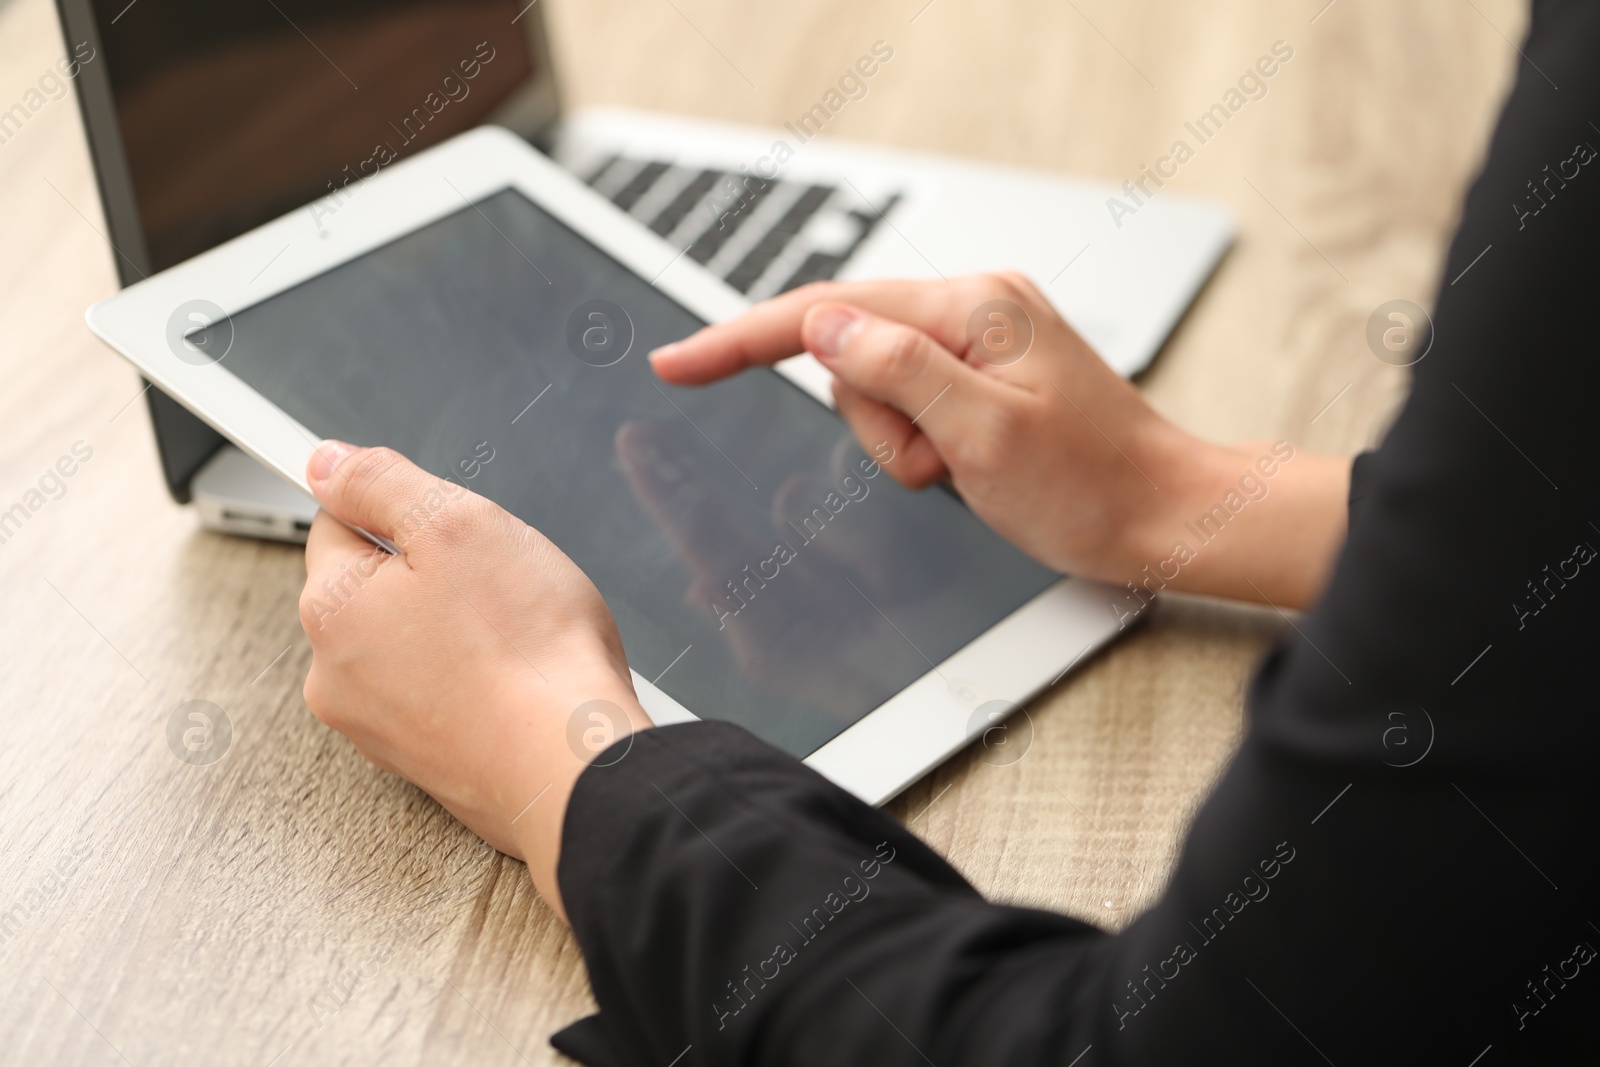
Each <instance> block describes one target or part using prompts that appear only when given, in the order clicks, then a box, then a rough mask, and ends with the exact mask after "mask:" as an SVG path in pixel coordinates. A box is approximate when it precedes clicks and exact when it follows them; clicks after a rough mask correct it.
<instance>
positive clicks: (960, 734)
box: [86, 127, 1120, 804]
mask: <svg viewBox="0 0 1600 1067" xmlns="http://www.w3.org/2000/svg"><path fill="white" fill-rule="evenodd" d="M506 188H514V189H516V190H518V191H519V192H521V193H522V194H523V195H525V196H527V197H528V198H529V199H530V200H532V201H534V202H535V203H536V204H538V205H539V206H540V207H542V208H543V209H545V210H546V211H548V212H550V214H552V215H554V216H555V217H556V218H558V219H560V220H561V221H562V222H564V223H566V224H567V225H568V226H570V227H572V229H574V230H575V231H577V232H578V233H580V234H582V235H583V236H584V237H585V238H586V239H588V240H590V241H592V242H593V243H594V244H595V245H596V246H597V247H599V248H600V249H601V250H603V251H604V252H606V253H607V254H609V255H611V256H612V257H614V258H615V259H616V260H617V261H618V262H620V263H621V264H623V266H625V267H627V268H628V269H630V270H632V271H633V272H635V273H636V274H638V275H639V276H640V277H642V278H644V279H645V280H647V281H649V282H650V283H651V284H652V285H654V286H656V288H658V289H660V290H661V291H662V292H663V293H665V294H666V295H667V296H669V297H671V298H672V299H674V300H676V301H677V302H679V303H680V304H682V305H683V306H684V307H685V308H687V309H688V310H689V311H691V312H693V313H694V314H696V315H698V316H700V317H701V318H703V319H705V320H706V321H708V322H716V321H721V320H724V319H727V318H730V317H732V316H734V315H737V314H738V313H740V312H741V311H742V310H744V308H745V307H746V306H747V305H746V302H745V300H744V298H743V297H741V296H740V295H739V294H738V293H737V292H735V291H734V290H733V289H731V288H729V287H728V286H727V285H725V284H724V283H723V282H722V281H721V280H720V279H718V278H716V277H715V276H713V275H711V274H710V273H708V272H706V271H705V270H703V269H702V268H701V267H700V266H699V265H697V264H695V263H694V262H693V261H691V260H689V259H688V258H687V257H685V256H684V255H683V254H682V252H680V251H678V250H675V249H674V248H672V247H671V246H670V245H668V244H667V243H666V242H665V241H662V240H661V239H659V238H657V237H656V236H655V235H654V234H653V233H651V232H649V231H648V230H647V229H645V228H644V227H642V226H639V225H638V224H637V223H636V222H635V221H634V220H632V219H630V218H628V217H627V216H626V215H624V214H623V213H621V212H619V211H618V210H617V209H616V208H615V207H614V206H612V205H611V204H610V203H608V202H607V201H605V200H604V199H603V198H602V197H600V196H599V195H598V194H596V193H594V192H593V191H592V190H590V189H589V188H588V187H587V186H585V185H584V184H583V183H582V182H580V181H579V180H577V179H576V178H574V177H573V176H572V175H570V174H568V173H567V172H566V171H564V170H562V169H561V168H560V167H558V166H557V165H556V164H555V163H553V162H552V161H550V160H549V159H547V158H546V157H544V156H543V155H541V154H539V153H538V152H537V151H535V150H534V149H533V148H531V147H530V146H529V145H528V144H527V143H526V142H524V141H523V140H521V139H520V138H518V137H516V136H515V135H514V134H512V133H510V132H508V131H506V130H502V129H499V128H496V127H483V128H480V129H477V130H474V131H471V132H469V133H465V134H462V135H460V136H458V137H456V138H453V139H452V140H450V141H448V142H445V143H444V144H442V145H439V146H437V147H435V148H432V149H429V150H428V151H426V152H422V153H419V154H417V155H416V156H413V157H411V158H409V159H406V160H404V161H402V162H399V163H396V164H394V165H392V166H390V167H388V168H386V169H384V170H382V171H381V172H380V173H378V174H376V175H375V176H374V177H371V178H368V179H366V180H365V181H363V182H361V183H359V184H357V185H352V186H349V187H347V188H346V189H344V190H342V191H340V192H339V193H338V194H336V195H334V196H330V197H328V198H325V199H323V200H319V201H317V202H315V203H313V204H311V205H308V206H307V207H306V208H303V209H300V210H298V211H295V212H293V213H291V214H289V215H286V216H284V217H282V218H280V219H277V220H275V221H273V222H270V223H267V224H266V225H264V226H261V227H260V228H258V229H255V230H252V231H251V232H249V233H247V234H244V235H242V236H240V237H237V238H235V239H234V240H231V241H229V242H227V243H226V244H223V245H220V246H218V247H216V248H214V249H212V250H210V251H208V252H206V253H204V254H202V255H200V256H197V257H196V258H194V259H192V260H189V261H187V262H185V263H182V264H179V265H178V266H175V267H172V268H171V269H169V270H166V271H163V272H162V273H160V274H158V275H156V276H154V277H151V278H149V279H146V280H144V281H141V282H139V283H138V284H136V285H133V286H130V287H129V288H127V289H125V290H123V291H121V292H120V293H118V294H116V295H115V296H112V297H110V298H108V299H106V300H104V301H101V302H100V303H98V304H96V305H94V306H93V307H91V308H90V309H89V310H88V312H87V314H86V319H87V321H88V324H89V327H90V329H92V330H93V331H94V332H95V334H97V335H98V336H99V337H100V338H101V339H102V340H104V341H105V342H106V343H107V344H109V345H110V346H111V347H112V348H114V349H116V350H117V351H118V352H120V353H121V354H122V355H123V356H125V357H126V358H127V359H128V360H129V361H130V362H132V363H133V364H134V365H135V366H136V367H137V368H138V369H139V370H140V371H141V372H142V373H143V374H144V375H145V377H147V378H149V379H150V380H151V381H153V382H155V383H156V384H157V385H159V386H160V387H161V388H162V389H163V390H164V391H165V392H167V393H168V394H169V395H171V396H172V397H174V398H175V399H176V400H178V401H179V402H180V403H182V404H183V405H184V406H185V407H187V408H189V409H190V410H191V411H193V412H195V413H196V414H197V415H199V416H200V417H201V418H202V419H204V420H205V421H206V422H208V423H210V424H211V425H212V426H213V427H215V428H216V429H217V430H218V431H219V432H220V433H222V434H223V435H224V436H226V437H228V438H229V439H230V440H232V441H233V442H234V443H235V444H237V445H238V446H239V447H240V448H242V449H243V450H244V451H246V452H248V453H249V454H250V455H252V456H254V457H255V458H256V459H258V460H260V461H261V462H262V463H264V464H266V465H267V466H268V467H269V468H271V469H273V470H275V471H277V472H278V474H280V475H281V476H282V477H284V478H285V479H287V480H288V481H289V482H291V483H292V484H294V485H296V486H299V487H300V488H301V489H302V490H307V486H306V482H305V467H306V462H307V460H308V459H309V458H310V455H311V452H312V450H313V448H314V447H315V445H316V443H317V441H318V437H317V435H316V434H315V433H313V432H312V431H311V430H310V429H308V428H307V427H305V426H302V425H300V424H299V423H298V422H296V421H295V420H294V419H293V418H291V417H290V416H289V415H288V414H287V413H285V412H284V411H283V410H282V409H280V408H279V407H277V405H275V404H273V403H272V402H271V401H269V400H268V399H267V398H266V397H264V396H262V395H261V394H260V393H258V392H257V391H256V390H255V389H253V388H252V387H250V386H249V385H247V384H246V383H245V382H244V381H242V380H241V379H239V378H237V377H236V376H234V375H233V374H232V373H231V372H229V371H228V370H227V369H226V363H225V361H224V362H223V363H201V362H192V361H191V359H192V358H193V357H190V358H181V357H180V356H179V354H178V352H177V348H178V346H177V345H171V346H169V343H168V336H169V323H170V321H171V320H173V318H174V316H175V314H176V313H177V311H178V309H180V308H184V307H185V306H189V305H192V302H194V301H205V302H208V303H209V304H211V305H214V306H215V307H217V308H220V309H221V310H222V312H224V313H225V314H228V315H232V314H234V313H236V312H239V311H242V310H244V309H246V308H248V307H251V306H253V305H255V304H258V303H260V302H262V301H263V300H266V299H268V298H270V297H272V296H275V295H277V294H279V293H281V292H283V291H284V290H286V289H289V288H291V287H292V286H295V285H297V284H299V283H301V282H303V281H306V280H309V279H311V278H314V277H316V276H317V275H320V274H323V273H325V272H326V271H328V270H331V269H332V268H334V267H336V266H338V265H340V264H342V263H345V262H347V261H349V260H351V259H353V258H356V257H358V256H360V255H362V254H364V253H366V252H369V251H372V250H373V249H376V248H379V247H381V246H382V245H385V244H388V243H389V242H391V241H393V240H395V239H397V238H399V237H402V236H404V235H405V234H407V233H410V232H412V231H414V230H416V229H418V228H419V227H422V226H425V225H427V224H428V223H431V222H434V221H436V220H438V219H440V218H443V217H445V216H447V215H450V214H452V213H454V212H456V211H459V210H461V209H463V208H464V207H469V206H471V205H472V204H474V203H476V202H477V201H479V200H481V199H483V198H484V197H486V196H488V195H491V194H493V193H496V192H499V191H501V190H503V189H506ZM777 369H778V372H779V373H780V374H783V375H784V376H785V377H786V378H788V379H789V380H790V381H791V382H793V383H794V384H795V385H796V386H798V387H799V388H801V389H803V390H804V391H806V392H807V393H809V394H810V395H811V396H813V397H814V398H816V399H817V400H819V401H821V402H822V403H824V404H830V405H831V395H830V391H829V388H828V374H827V372H826V371H825V370H823V368H822V367H821V366H820V365H818V364H817V363H816V362H815V361H814V360H812V359H811V358H810V357H809V356H801V357H796V358H795V359H792V360H787V361H785V362H784V363H782V364H780V365H779V367H778V368H777ZM1119 595H1120V593H1119V591H1114V590H1111V589H1108V588H1106V587H1104V586H1100V585H1098V584H1095V583H1091V582H1085V581H1080V580H1075V579H1063V580H1061V581H1059V582H1057V583H1056V584H1055V585H1053V586H1052V587H1050V588H1049V589H1047V590H1046V591H1044V592H1043V593H1041V594H1040V595H1039V596H1037V597H1035V598H1034V599H1033V600H1031V601H1030V602H1028V603H1027V604H1025V605H1023V606H1022V607H1020V608H1019V609H1018V610H1017V611H1015V612H1013V613H1012V614H1011V615H1010V616H1008V617H1007V618H1005V619H1004V620H1002V621H1001V622H1000V623H998V624H997V625H995V626H993V627H991V628H990V629H989V630H988V631H986V632H985V633H983V634H981V635H980V636H979V637H977V638H976V639H974V640H973V641H972V642H971V643H970V644H968V645H967V646H966V647H964V648H962V649H961V650H959V651H958V652H956V653H955V654H953V655H952V656H950V657H949V658H948V659H947V660H945V661H944V662H942V663H940V664H938V665H936V666H933V665H930V666H931V668H932V669H930V670H929V671H928V673H927V674H925V675H924V676H922V677H921V678H919V679H917V680H916V681H914V682H912V683H911V684H910V685H909V686H907V687H906V688H905V689H903V690H901V691H900V692H899V693H897V694H895V696H893V697H892V698H890V699H889V700H888V701H887V702H885V703H884V704H883V705H881V706H879V707H878V708H876V709H875V710H873V711H872V712H870V713H868V714H867V715H866V716H865V717H863V718H862V719H861V720H860V721H858V722H856V723H855V724H854V725H852V726H850V727H849V728H847V729H846V730H844V731H843V732H842V733H840V734H839V735H838V736H837V737H835V738H834V739H833V740H831V741H829V742H828V743H827V744H825V745H823V746H822V747H821V748H819V749H818V750H817V751H816V752H814V753H812V754H811V755H810V756H809V757H807V758H806V761H805V762H806V763H808V764H810V765H811V766H813V767H814V768H816V769H817V770H818V771H820V772H821V773H823V774H825V775H826V776H828V777H829V778H831V779H833V780H834V781H835V782H837V783H838V784H840V785H841V786H843V787H844V788H846V789H848V790H850V791H851V792H853V793H855V794H856V795H858V796H860V797H861V798H862V799H864V800H866V801H868V802H870V803H875V804H876V803H882V802H883V801H885V800H887V799H889V798H890V797H892V796H894V795H895V794H896V793H898V792H899V791H900V790H901V789H903V788H905V787H906V786H907V785H909V784H911V783H912V782H913V781H915V780H916V779H917V778H918V777H920V776H921V775H922V774H924V773H926V772H927V771H928V770H930V769H931V768H933V767H934V766H936V765H938V764H939V763H940V762H941V761H943V760H944V759H946V758H947V757H948V756H949V755H951V754H952V753H953V752H955V751H956V750H957V749H959V748H961V747H962V746H963V745H965V744H967V743H968V742H969V741H970V740H971V739H972V738H974V737H976V736H978V734H980V733H982V732H983V731H984V730H985V729H986V728H988V727H989V726H992V725H993V723H991V722H987V721H979V722H973V716H974V713H975V712H976V710H977V709H978V708H979V707H980V706H982V705H984V704H985V703H986V702H988V701H992V700H1003V701H1008V702H1011V703H1014V704H1020V703H1021V702H1022V701H1024V700H1026V699H1027V698H1028V697H1030V696H1032V695H1033V694H1034V693H1036V692H1038V691H1039V690H1041V689H1043V688H1044V687H1045V686H1046V685H1048V684H1049V683H1050V682H1051V680H1052V679H1053V678H1055V677H1057V676H1058V675H1059V674H1060V673H1062V672H1064V670H1065V669H1066V668H1067V667H1068V666H1070V664H1071V663H1072V662H1074V661H1076V660H1077V659H1078V658H1081V657H1082V656H1083V655H1085V654H1087V653H1088V652H1089V651H1090V650H1091V649H1093V648H1094V647H1096V646H1098V645H1099V644H1101V643H1102V642H1104V641H1106V640H1108V639H1110V638H1111V637H1112V636H1114V635H1115V633H1116V632H1117V630H1118V628H1119V624H1118V621H1117V616H1116V613H1115V612H1114V611H1113V610H1111V608H1110V603H1111V601H1112V600H1113V599H1114V598H1117V597H1118V596H1119ZM633 678H634V684H635V686H636V687H637V689H638V692H639V695H640V699H641V701H642V702H643V703H644V705H645V708H646V710H647V711H648V712H649V713H650V715H651V717H652V718H653V719H655V721H656V722H658V723H664V722H669V721H676V720H683V719H690V718H694V717H695V716H694V715H693V713H692V711H691V710H690V709H686V708H684V707H683V706H682V705H680V704H678V703H677V701H675V700H674V699H673V698H672V697H670V696H669V695H667V694H666V693H665V692H663V691H661V690H660V689H657V688H656V687H655V686H654V685H652V684H651V683H650V682H649V681H648V680H647V679H645V678H643V677H642V676H641V675H639V674H638V673H637V672H634V676H633Z"/></svg>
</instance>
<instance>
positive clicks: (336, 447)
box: [306, 441, 360, 482]
mask: <svg viewBox="0 0 1600 1067" xmlns="http://www.w3.org/2000/svg"><path fill="white" fill-rule="evenodd" d="M358 451H360V449H358V448H357V447H356V446H355V445H347V444H345V443H344V442H343V441H324V442H322V443H321V444H320V445H318V446H317V448H316V451H314V452H312V453H311V460H310V462H308V463H307V464H306V477H307V478H309V479H310V480H311V481H313V482H325V481H327V480H328V479H329V478H331V477H333V469H334V468H335V467H337V466H338V465H339V464H340V463H341V462H343V461H344V458H345V457H346V456H348V455H350V454H351V453H353V452H358Z"/></svg>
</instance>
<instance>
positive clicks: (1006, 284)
mask: <svg viewBox="0 0 1600 1067" xmlns="http://www.w3.org/2000/svg"><path fill="white" fill-rule="evenodd" d="M990 282H991V284H992V285H993V286H994V287H995V288H996V290H997V291H998V292H999V293H1000V295H1001V296H1005V297H1009V298H1011V299H1013V300H1020V299H1025V298H1026V297H1028V296H1030V295H1032V294H1033V292H1035V290H1034V287H1033V282H1031V281H1029V280H1028V277H1027V275H1025V274H1022V273H1020V272H1018V271H1014V270H1003V271H998V272H996V273H995V274H993V275H991V276H990Z"/></svg>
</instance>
